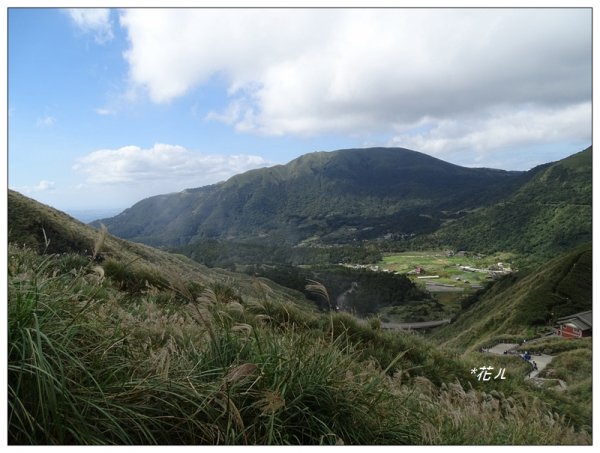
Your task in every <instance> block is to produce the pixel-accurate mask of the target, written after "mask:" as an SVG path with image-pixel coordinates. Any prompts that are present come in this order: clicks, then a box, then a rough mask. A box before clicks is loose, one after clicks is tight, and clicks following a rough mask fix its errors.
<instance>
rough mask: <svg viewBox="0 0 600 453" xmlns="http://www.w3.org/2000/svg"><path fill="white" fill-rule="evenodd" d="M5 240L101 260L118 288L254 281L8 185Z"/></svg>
mask: <svg viewBox="0 0 600 453" xmlns="http://www.w3.org/2000/svg"><path fill="white" fill-rule="evenodd" d="M101 237H102V240H100V238H101ZM8 241H9V243H13V244H18V245H21V246H23V245H25V246H27V247H28V248H31V249H32V250H33V251H35V252H38V253H46V254H55V253H68V254H69V256H71V257H72V258H70V259H72V260H73V261H74V263H75V264H77V263H79V264H81V265H82V264H89V265H94V264H101V267H102V268H103V272H104V273H105V274H106V275H107V276H111V277H113V278H115V279H119V281H120V282H121V284H122V286H123V288H126V287H129V288H130V289H131V290H132V291H135V290H137V289H140V288H138V287H137V286H136V285H137V284H136V282H137V281H140V280H141V281H142V286H143V282H144V281H148V282H149V283H150V284H153V285H155V286H156V285H158V286H168V285H171V286H173V288H171V289H172V290H173V291H174V292H177V291H185V290H186V289H185V288H186V287H188V286H189V287H190V288H193V287H194V286H206V285H211V284H224V285H230V286H232V287H233V288H234V289H235V290H236V291H242V290H248V288H251V287H252V284H253V279H252V278H251V277H249V276H245V275H243V274H235V273H232V272H227V271H225V270H222V269H209V268H207V267H206V266H204V265H202V264H199V263H197V262H195V261H193V260H191V259H189V258H186V257H185V256H183V255H177V254H172V253H166V252H164V251H160V250H157V249H155V248H152V247H148V246H146V245H143V244H139V243H133V242H129V241H124V240H122V239H119V238H116V237H114V236H113V235H111V234H110V233H109V234H106V235H104V236H103V235H102V234H101V233H100V229H98V230H96V229H94V228H92V227H90V226H88V225H85V224H83V223H81V222H79V221H78V220H76V219H74V218H72V217H70V216H68V215H66V214H65V213H63V212H60V211H58V210H56V209H53V208H51V207H49V206H46V205H43V204H41V203H38V202H36V201H34V200H32V199H30V198H27V197H25V196H23V195H21V194H20V193H18V192H15V191H12V190H9V191H8ZM95 247H99V251H98V255H99V257H100V259H99V260H98V263H94V262H92V256H93V254H94V248H95ZM128 281H131V283H128ZM268 284H269V285H271V287H272V288H273V290H274V291H276V292H277V293H278V294H281V295H285V296H287V297H289V298H291V299H293V300H295V301H297V302H299V303H303V302H304V303H305V304H306V306H307V307H312V304H311V303H309V302H308V301H306V299H304V297H303V296H302V295H301V294H300V293H297V292H294V291H291V290H289V289H287V288H283V287H281V286H278V285H275V284H274V283H272V282H268ZM179 287H181V288H179Z"/></svg>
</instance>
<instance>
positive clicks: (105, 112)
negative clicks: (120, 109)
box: [94, 108, 117, 116]
mask: <svg viewBox="0 0 600 453" xmlns="http://www.w3.org/2000/svg"><path fill="white" fill-rule="evenodd" d="M94 111H95V112H96V113H97V114H98V115H101V116H109V115H116V113H117V112H116V111H115V110H112V109H109V108H97V109H94Z"/></svg>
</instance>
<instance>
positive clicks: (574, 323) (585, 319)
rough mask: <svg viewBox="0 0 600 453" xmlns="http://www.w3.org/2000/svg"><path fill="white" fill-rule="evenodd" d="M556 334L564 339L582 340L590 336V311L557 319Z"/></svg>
mask: <svg viewBox="0 0 600 453" xmlns="http://www.w3.org/2000/svg"><path fill="white" fill-rule="evenodd" d="M556 323H557V324H558V326H557V327H556V334H557V335H559V336H561V337H564V338H582V337H591V336H592V310H589V311H582V312H581V313H576V314H574V315H570V316H563V317H562V318H559V319H558V320H557V321H556Z"/></svg>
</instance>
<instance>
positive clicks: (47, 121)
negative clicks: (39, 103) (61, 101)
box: [35, 115, 56, 127]
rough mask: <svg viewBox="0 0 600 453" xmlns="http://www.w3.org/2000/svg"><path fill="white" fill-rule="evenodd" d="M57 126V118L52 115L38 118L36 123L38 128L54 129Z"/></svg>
mask: <svg viewBox="0 0 600 453" xmlns="http://www.w3.org/2000/svg"><path fill="white" fill-rule="evenodd" d="M55 124H56V118H55V117H53V116H51V115H44V116H43V117H41V118H38V119H37V121H36V122H35V125H36V126H37V127H52V126H54V125H55Z"/></svg>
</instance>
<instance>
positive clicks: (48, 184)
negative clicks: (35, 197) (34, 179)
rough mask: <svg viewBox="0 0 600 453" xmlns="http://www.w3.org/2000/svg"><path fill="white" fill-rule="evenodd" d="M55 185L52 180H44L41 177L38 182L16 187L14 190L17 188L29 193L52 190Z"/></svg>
mask: <svg viewBox="0 0 600 453" xmlns="http://www.w3.org/2000/svg"><path fill="white" fill-rule="evenodd" d="M55 186H56V184H55V183H54V182H53V181H46V180H44V179H43V180H41V181H40V182H38V183H37V184H36V185H35V186H23V187H17V188H15V190H18V191H19V192H23V193H27V194H30V193H39V192H47V191H51V190H54V187H55Z"/></svg>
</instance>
